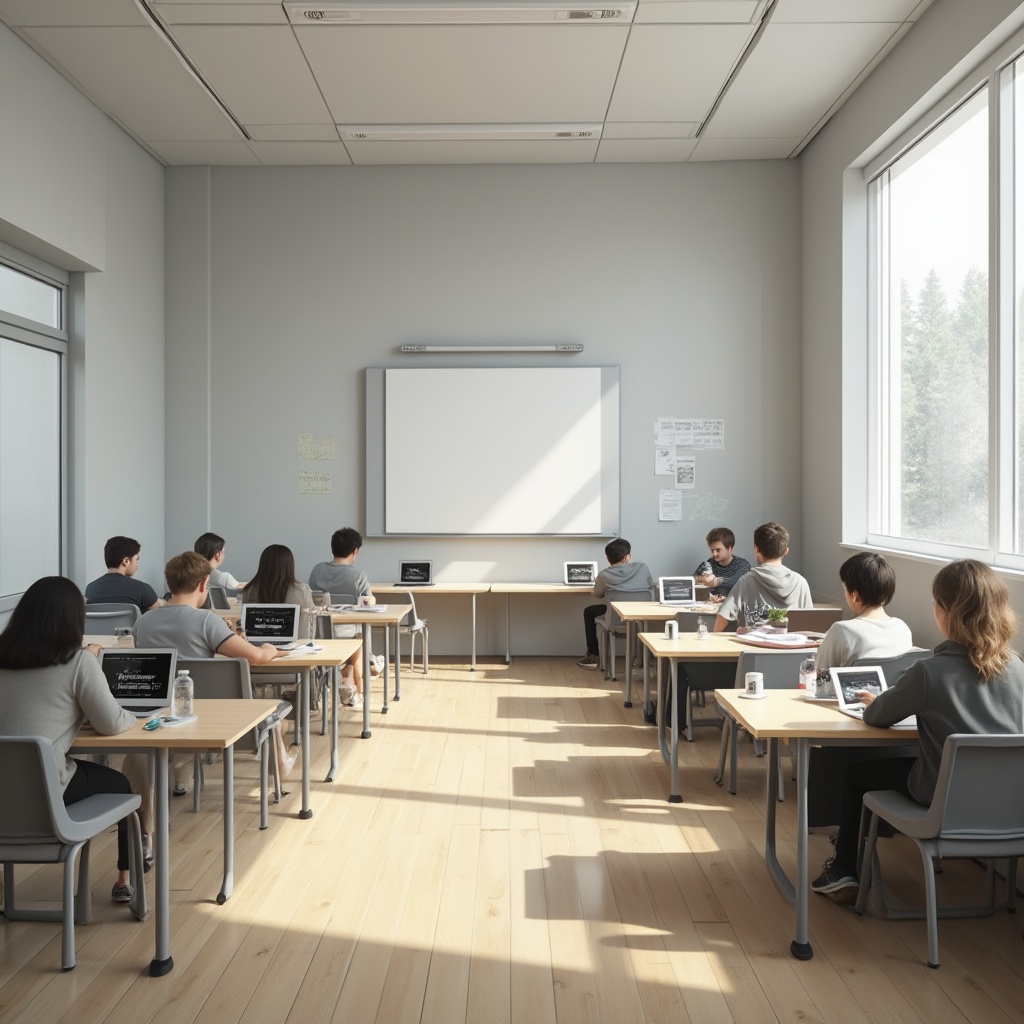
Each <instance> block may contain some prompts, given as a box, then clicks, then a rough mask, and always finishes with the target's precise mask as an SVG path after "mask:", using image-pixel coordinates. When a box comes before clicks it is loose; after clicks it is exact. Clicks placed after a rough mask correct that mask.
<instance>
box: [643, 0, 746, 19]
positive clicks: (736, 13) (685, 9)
mask: <svg viewBox="0 0 1024 1024" xmlns="http://www.w3.org/2000/svg"><path fill="white" fill-rule="evenodd" d="M764 6H765V0H640V2H639V4H637V8H636V14H635V15H634V16H633V24H634V25H644V24H649V23H651V22H657V23H659V24H671V23H673V22H686V23H688V24H699V23H701V22H711V23H715V24H730V23H733V24H735V23H742V24H750V23H751V21H753V19H754V16H755V15H756V14H757V13H758V10H759V9H760V8H762V7H764Z"/></svg>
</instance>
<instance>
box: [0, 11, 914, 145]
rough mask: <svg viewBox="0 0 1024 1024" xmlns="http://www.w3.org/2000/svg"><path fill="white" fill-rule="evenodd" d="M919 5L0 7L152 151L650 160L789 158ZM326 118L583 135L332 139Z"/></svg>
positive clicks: (332, 126) (0, 15)
mask: <svg viewBox="0 0 1024 1024" xmlns="http://www.w3.org/2000/svg"><path fill="white" fill-rule="evenodd" d="M331 2H336V0H331ZM341 2H342V3H344V2H345V0H341ZM374 2H375V0H369V2H364V3H361V4H360V6H362V7H367V6H373V4H374ZM376 2H381V0H376ZM556 2H557V0H525V2H523V0H518V2H517V4H516V5H517V6H519V7H529V6H531V5H534V6H544V7H550V6H551V4H552V3H556ZM406 3H407V6H409V7H412V8H429V7H431V6H436V5H432V4H430V3H428V2H427V0H406ZM930 3H931V0H638V3H637V4H636V9H635V13H634V14H633V16H632V19H631V20H630V19H629V18H628V16H627V17H626V18H617V19H612V18H608V19H606V20H604V21H602V22H600V23H590V24H587V23H582V24H581V23H577V22H573V23H569V24H567V23H564V22H562V23H557V22H555V23H548V24H522V23H516V24H491V23H488V24H451V23H448V24H422V23H419V24H393V23H389V24H365V23H363V24H336V23H333V24H327V23H316V22H314V23H307V24H295V25H293V24H292V23H291V22H290V21H289V17H288V14H287V12H286V10H285V5H284V4H282V3H281V2H280V0H88V2H86V0H0V21H3V22H4V23H5V24H7V25H8V26H9V27H10V28H11V29H13V30H14V31H15V32H17V33H18V34H19V35H20V36H21V37H22V38H23V39H24V40H25V41H26V42H27V43H28V44H29V45H30V46H32V47H33V49H35V50H36V51H37V52H38V53H40V54H41V55H42V56H43V57H44V58H45V59H46V60H47V61H49V63H50V64H52V65H53V66H54V67H55V68H56V69H57V70H58V71H60V72H61V74H63V75H64V76H65V77H66V78H67V79H68V80H69V81H70V82H72V84H74V85H75V86H76V87H77V88H78V89H79V90H81V92H83V93H84V94H85V95H86V96H87V97H89V99H91V100H92V101H93V102H94V103H95V104H96V105H97V106H98V107H100V108H101V109H102V110H104V111H105V112H106V113H107V114H108V115H109V116H110V117H111V118H113V119H114V120H115V121H116V122H117V123H118V124H119V125H121V126H122V127H123V128H124V129H125V130H126V131H128V132H129V133H130V134H131V135H132V136H133V137H134V138H135V139H137V140H138V141H139V142H140V143H141V144H142V145H144V146H145V147H146V148H147V149H148V150H149V151H150V152H151V153H153V154H154V155H155V156H156V157H157V158H158V159H160V160H161V161H163V162H164V163H165V164H252V165H260V164H263V165H282V164H444V163H594V162H597V163H607V162H618V163H637V162H643V163H648V162H661V161H669V162H673V161H674V162H679V161H687V160H691V161H692V160H742V159H765V158H776V159H781V158H786V157H791V156H795V155H796V154H797V153H799V152H800V150H801V149H802V148H803V147H804V146H805V145H806V144H807V142H808V141H809V140H810V139H811V138H812V137H813V136H814V134H815V132H817V131H818V130H819V129H820V128H821V126H822V125H823V124H824V123H825V122H826V121H827V120H828V118H829V117H830V116H831V115H832V114H833V113H834V112H835V110H837V109H838V107H839V106H840V105H841V104H842V102H843V100H844V99H845V98H846V96H848V95H849V94H850V92H852V91H853V89H854V88H856V86H857V85H858V84H859V83H860V81H862V80H863V78H864V77H865V76H866V75H867V74H868V72H869V71H870V70H871V69H872V68H873V67H874V66H875V65H876V64H877V63H878V61H879V60H881V59H882V57H883V56H884V55H885V54H886V53H887V52H888V51H889V50H890V49H891V48H892V47H893V46H894V45H895V44H896V42H897V41H898V40H899V39H900V38H901V37H902V35H903V34H904V33H905V32H907V31H909V29H910V27H911V26H912V24H913V23H914V21H916V20H917V18H918V17H919V16H920V15H921V13H922V12H923V11H924V10H925V9H926V8H927V7H928V6H929V4H930ZM446 6H447V7H448V8H458V9H460V10H462V11H464V12H472V10H473V9H474V7H479V3H477V2H476V0H450V2H449V3H447V4H446ZM591 6H593V7H600V6H601V3H600V2H599V0H596V2H594V3H593V4H592V5H591ZM472 17H473V15H472V14H471V13H470V14H469V16H468V18H467V20H472ZM190 65H191V66H190ZM338 126H342V127H343V128H344V129H346V130H347V131H348V132H349V133H352V132H358V131H359V130H360V128H365V127H367V126H375V127H376V126H381V127H391V128H392V129H394V128H395V126H402V127H403V128H406V127H408V128H415V127H418V128H419V129H420V130H421V131H424V130H427V129H429V128H430V127H431V126H446V127H448V129H449V134H452V129H453V128H456V127H457V126H479V127H480V128H486V129H488V130H489V131H490V132H492V133H493V132H494V131H496V130H497V131H500V130H509V129H518V130H520V131H521V130H523V129H524V128H531V129H547V130H551V129H562V130H567V129H575V130H577V131H579V130H584V131H591V132H592V134H590V135H585V136H583V137H576V138H540V139H536V138H533V139H531V138H514V139H494V138H489V139H480V138H474V137H473V134H472V132H469V133H468V135H467V133H466V131H465V128H464V127H462V128H459V132H460V133H461V134H462V137H459V138H447V139H443V140H433V139H425V140H424V139H420V140H416V141H410V140H408V139H389V140H373V139H370V140H351V139H348V140H343V138H342V135H341V133H340V132H339V127H338ZM598 130H599V131H598Z"/></svg>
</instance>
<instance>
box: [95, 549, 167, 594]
mask: <svg viewBox="0 0 1024 1024" xmlns="http://www.w3.org/2000/svg"><path fill="white" fill-rule="evenodd" d="M141 551H142V545H141V544H140V543H139V542H138V541H137V540H133V539H132V538H131V537H111V538H110V540H108V541H107V543H106V544H104V545H103V562H104V564H105V565H106V567H107V571H106V572H105V573H104V574H103V575H102V576H100V578H99V579H95V580H93V581H92V583H90V584H89V585H88V586H87V587H86V588H85V600H86V601H87V602H89V603H90V604H106V603H111V604H134V605H138V607H139V610H140V611H143V612H148V611H149V610H150V609H151V608H159V607H160V605H162V604H163V601H161V600H160V598H158V597H157V596H156V591H155V590H154V589H153V588H152V587H151V586H150V585H149V584H148V583H143V582H142V581H141V580H137V579H135V573H136V572H138V569H139V553H140V552H141Z"/></svg>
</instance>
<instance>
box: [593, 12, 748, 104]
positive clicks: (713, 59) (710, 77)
mask: <svg viewBox="0 0 1024 1024" xmlns="http://www.w3.org/2000/svg"><path fill="white" fill-rule="evenodd" d="M752 31H753V30H752V29H751V28H750V27H749V26H747V25H696V26H686V27H684V26H682V25H670V26H655V25H639V26H634V27H633V30H632V32H631V33H630V36H629V43H628V44H627V46H626V53H625V55H624V57H623V59H622V69H621V71H620V72H619V78H618V81H617V82H616V84H615V94H614V95H613V96H612V102H611V105H610V106H609V108H608V119H609V120H610V121H698V122H699V121H701V120H703V118H704V117H705V115H706V114H707V112H708V110H710V108H711V104H712V103H714V101H715V97H716V96H717V95H718V92H719V90H720V89H721V88H722V83H723V82H724V81H725V79H726V76H727V75H728V74H729V70H730V68H732V66H733V64H734V63H735V62H736V58H737V57H738V56H739V55H740V53H741V51H742V50H743V47H744V46H745V45H746V42H747V40H748V39H749V38H750V36H751V34H752Z"/></svg>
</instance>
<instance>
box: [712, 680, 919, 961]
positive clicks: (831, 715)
mask: <svg viewBox="0 0 1024 1024" xmlns="http://www.w3.org/2000/svg"><path fill="white" fill-rule="evenodd" d="M715 699H716V700H717V701H718V703H719V704H720V705H721V706H722V708H723V709H724V710H725V711H726V712H727V713H728V714H729V715H731V716H732V717H733V718H735V719H736V721H737V722H739V723H740V725H742V726H743V728H744V729H746V730H747V731H748V732H749V733H750V734H751V735H752V736H753V737H754V738H755V739H764V740H767V741H768V785H767V786H766V787H765V835H764V859H765V863H766V864H767V866H768V872H769V874H770V875H771V876H772V879H773V881H774V882H775V884H776V885H777V886H778V887H779V890H780V891H781V892H782V894H783V896H785V898H786V900H787V901H788V902H789V903H790V904H791V905H793V906H794V907H795V910H796V925H795V934H794V937H793V941H792V943H791V944H790V952H792V954H793V956H795V957H796V958H797V959H798V960H810V959H811V957H812V956H813V955H814V952H813V950H812V949H811V944H810V942H809V934H808V921H807V918H808V910H809V903H810V893H811V889H810V872H809V870H808V863H807V857H808V854H807V765H808V762H809V760H810V750H811V744H812V743H830V744H836V743H843V744H853V745H862V746H876V745H879V744H897V745H905V744H906V743H908V742H913V741H915V740H916V739H917V730H916V729H907V728H903V727H900V728H893V729H878V728H875V727H873V726H870V725H865V724H864V723H863V722H862V721H860V720H859V719H857V718H850V717H849V716H848V715H844V714H842V713H841V712H840V711H839V710H838V709H837V707H836V705H835V704H829V703H818V702H816V701H809V700H807V699H806V696H805V692H804V691H803V690H796V689H794V690H766V691H765V695H764V698H763V699H760V700H751V699H749V698H745V697H744V695H743V691H742V690H715ZM783 740H788V741H789V743H790V744H791V745H795V747H796V881H795V882H793V881H791V880H790V878H789V876H788V875H787V874H786V872H785V871H784V870H783V867H782V865H781V864H780V863H779V857H778V846H777V837H776V812H777V807H778V805H777V802H776V799H775V795H776V793H777V792H778V789H779V757H778V748H779V744H780V743H781V742H782V741H783Z"/></svg>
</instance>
